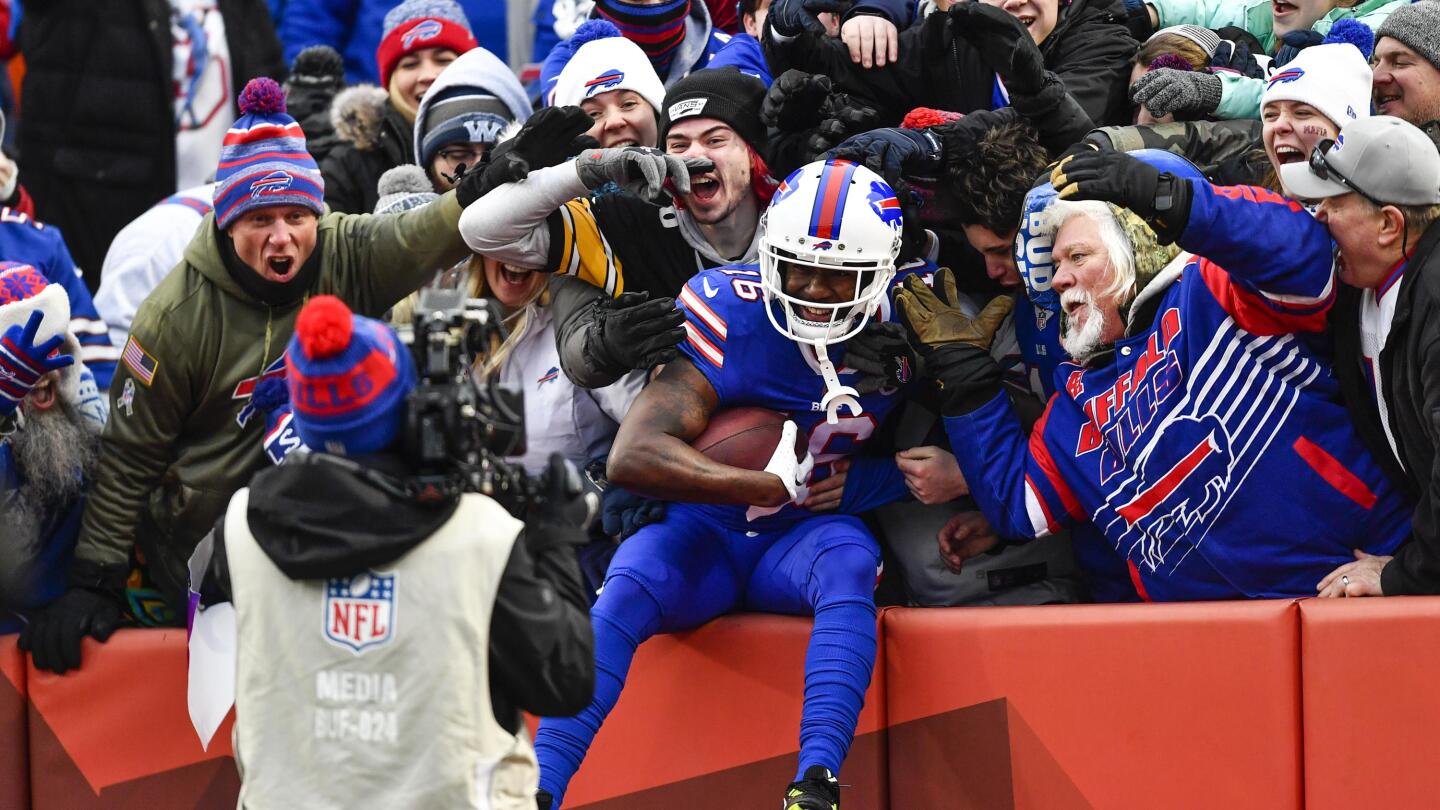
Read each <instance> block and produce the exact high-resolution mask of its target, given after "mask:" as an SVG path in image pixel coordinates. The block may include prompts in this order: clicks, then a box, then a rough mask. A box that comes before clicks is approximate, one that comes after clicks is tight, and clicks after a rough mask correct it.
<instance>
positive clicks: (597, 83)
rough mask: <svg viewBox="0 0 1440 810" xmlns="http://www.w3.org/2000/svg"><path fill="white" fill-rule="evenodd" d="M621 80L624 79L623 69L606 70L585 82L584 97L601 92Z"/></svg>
mask: <svg viewBox="0 0 1440 810" xmlns="http://www.w3.org/2000/svg"><path fill="white" fill-rule="evenodd" d="M623 81H625V73H624V72H623V71H620V70H607V71H605V72H604V73H601V74H600V75H599V76H596V77H595V78H593V79H591V80H590V81H588V82H586V83H585V98H590V97H591V96H594V95H598V94H600V93H603V92H605V91H606V90H607V89H608V88H611V87H614V86H616V85H618V84H620V83H621V82H623Z"/></svg>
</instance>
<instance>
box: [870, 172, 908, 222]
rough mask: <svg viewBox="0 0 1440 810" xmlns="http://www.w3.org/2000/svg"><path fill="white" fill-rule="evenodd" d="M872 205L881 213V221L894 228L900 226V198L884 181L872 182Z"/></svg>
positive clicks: (877, 212) (876, 211)
mask: <svg viewBox="0 0 1440 810" xmlns="http://www.w3.org/2000/svg"><path fill="white" fill-rule="evenodd" d="M870 207H871V208H873V209H875V213H876V214H879V215H880V221H881V222H884V223H885V224H886V225H889V226H890V227H892V228H899V227H900V216H901V209H900V200H899V199H897V198H896V197H895V192H894V191H893V190H891V188H890V187H889V186H888V185H885V184H884V183H871V184H870Z"/></svg>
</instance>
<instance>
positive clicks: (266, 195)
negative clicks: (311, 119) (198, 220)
mask: <svg viewBox="0 0 1440 810" xmlns="http://www.w3.org/2000/svg"><path fill="white" fill-rule="evenodd" d="M215 181H216V185H215V223H216V224H217V225H219V226H220V229H221V230H225V229H226V228H228V227H230V223H232V222H234V221H235V218H236V217H238V216H240V215H241V214H243V213H245V212H246V211H249V210H251V209H253V208H263V207H265V206H270V205H299V206H303V207H305V208H309V209H310V210H312V211H314V212H315V215H316V216H319V215H321V214H323V213H324V212H325V202H324V201H325V181H324V180H323V179H321V177H320V167H319V166H316V165H315V158H313V157H311V156H310V152H309V151H308V150H307V149H306V148H305V133H304V132H302V131H301V130H300V125H299V124H298V123H296V122H295V119H294V118H291V117H290V115H289V114H288V113H286V112H285V91H284V90H282V89H280V85H278V84H276V83H275V80H274V79H268V78H266V77H264V76H261V77H260V78H258V79H251V80H250V81H249V83H247V84H246V85H245V89H244V91H242V92H241V93H240V117H239V118H238V119H236V121H235V123H234V124H232V125H231V126H230V131H229V132H226V133H225V141H224V143H223V144H222V145H221V146H220V165H219V166H218V167H216V169H215Z"/></svg>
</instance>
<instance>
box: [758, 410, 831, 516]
mask: <svg viewBox="0 0 1440 810" xmlns="http://www.w3.org/2000/svg"><path fill="white" fill-rule="evenodd" d="M796 430H797V428H796V427H795V423H794V422H792V421H790V420H789V419H786V420H785V426H784V427H782V428H780V443H779V444H777V445H776V446H775V453H774V454H773V455H771V456H770V463H769V464H766V465H765V472H767V473H770V474H771V475H773V476H775V477H776V478H779V479H780V483H782V484H784V485H785V491H786V492H789V493H790V500H788V501H786V502H785V503H782V504H780V505H779V506H752V507H750V508H749V509H746V510H745V520H747V521H751V520H755V519H756V518H762V517H765V516H767V515H773V514H775V513H776V512H779V511H780V510H781V509H784V508H785V507H786V506H787V505H788V504H792V503H799V502H800V501H802V500H804V499H805V495H806V494H807V491H806V487H805V483H806V482H807V481H809V480H810V471H811V470H812V469H814V467H815V459H814V458H813V457H811V455H810V453H809V452H806V453H805V458H804V459H801V460H796V458H795V432H796Z"/></svg>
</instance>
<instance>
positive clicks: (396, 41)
mask: <svg viewBox="0 0 1440 810" xmlns="http://www.w3.org/2000/svg"><path fill="white" fill-rule="evenodd" d="M475 44H476V43H475V35H474V34H473V33H471V31H470V20H469V19H467V18H466V17H465V10H464V9H462V8H461V7H460V4H459V3H457V2H455V0H405V2H403V3H401V4H400V5H398V6H396V7H394V8H392V9H390V10H389V11H388V12H386V14H385V33H384V34H382V35H381V36H380V46H379V47H378V48H376V49H375V64H376V66H377V67H379V69H380V86H381V87H383V88H387V89H388V88H389V87H390V74H391V72H393V71H394V70H395V63H397V62H399V61H400V59H401V58H402V57H404V56H405V55H406V54H411V53H414V52H415V51H419V50H424V49H425V48H449V49H450V50H452V51H454V52H455V53H457V54H460V53H465V52H466V51H468V50H470V49H471V48H474V47H475Z"/></svg>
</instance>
